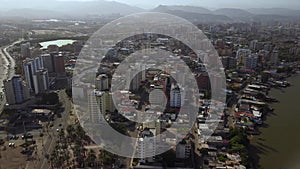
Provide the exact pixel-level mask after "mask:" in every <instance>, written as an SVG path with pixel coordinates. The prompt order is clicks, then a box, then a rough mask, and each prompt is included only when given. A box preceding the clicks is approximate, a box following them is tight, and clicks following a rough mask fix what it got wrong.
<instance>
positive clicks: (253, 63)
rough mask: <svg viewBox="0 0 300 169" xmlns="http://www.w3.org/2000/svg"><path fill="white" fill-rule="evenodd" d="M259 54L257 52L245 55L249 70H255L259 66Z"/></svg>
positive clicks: (245, 63)
mask: <svg viewBox="0 0 300 169" xmlns="http://www.w3.org/2000/svg"><path fill="white" fill-rule="evenodd" d="M257 62H258V56H257V55H256V54H252V55H249V56H247V57H245V60H244V68H245V69H249V70H255V69H256V67H257Z"/></svg>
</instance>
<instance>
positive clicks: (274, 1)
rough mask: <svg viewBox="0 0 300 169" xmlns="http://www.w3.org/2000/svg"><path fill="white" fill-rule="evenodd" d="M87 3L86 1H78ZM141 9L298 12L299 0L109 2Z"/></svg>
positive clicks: (148, 0) (122, 0) (144, 0)
mask: <svg viewBox="0 0 300 169" xmlns="http://www.w3.org/2000/svg"><path fill="white" fill-rule="evenodd" d="M80 1H87V0H80ZM109 1H118V2H123V3H126V4H129V5H134V6H139V7H143V8H153V7H156V6H158V5H160V4H163V5H196V6H202V7H209V8H228V7H230V8H243V9H247V8H261V7H263V8H292V9H299V10H300V0H109Z"/></svg>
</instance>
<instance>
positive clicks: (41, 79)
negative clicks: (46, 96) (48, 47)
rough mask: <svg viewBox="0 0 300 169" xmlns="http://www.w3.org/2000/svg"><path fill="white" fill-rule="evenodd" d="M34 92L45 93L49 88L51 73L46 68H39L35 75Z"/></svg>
mask: <svg viewBox="0 0 300 169" xmlns="http://www.w3.org/2000/svg"><path fill="white" fill-rule="evenodd" d="M33 82H34V93H35V94H40V93H45V92H46V91H48V90H49V75H48V71H47V70H46V69H39V70H37V72H36V73H35V75H33Z"/></svg>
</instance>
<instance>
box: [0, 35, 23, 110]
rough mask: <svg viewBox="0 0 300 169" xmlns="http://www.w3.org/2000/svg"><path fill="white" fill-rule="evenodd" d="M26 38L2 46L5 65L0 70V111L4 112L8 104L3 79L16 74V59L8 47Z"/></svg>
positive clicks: (3, 63)
mask: <svg viewBox="0 0 300 169" xmlns="http://www.w3.org/2000/svg"><path fill="white" fill-rule="evenodd" d="M23 40H24V39H20V40H18V41H16V42H14V43H12V44H10V45H8V46H4V47H1V48H0V56H1V61H0V63H1V65H2V66H3V67H1V69H0V71H1V72H2V73H1V74H0V95H1V97H0V113H2V110H3V107H4V105H5V104H6V98H5V94H4V92H3V80H4V79H9V78H11V77H12V76H14V75H15V66H16V63H15V60H14V58H13V57H12V56H11V55H10V54H9V52H7V49H8V48H10V47H12V46H14V45H15V44H17V43H20V42H22V41H23Z"/></svg>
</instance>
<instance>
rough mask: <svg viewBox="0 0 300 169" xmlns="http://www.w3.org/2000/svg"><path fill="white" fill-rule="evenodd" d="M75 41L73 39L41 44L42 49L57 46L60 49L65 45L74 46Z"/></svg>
mask: <svg viewBox="0 0 300 169" xmlns="http://www.w3.org/2000/svg"><path fill="white" fill-rule="evenodd" d="M74 42H75V40H71V39H60V40H53V41H46V42H41V43H39V44H40V45H41V46H42V47H41V49H47V48H48V46H49V45H57V46H58V47H62V46H64V45H68V44H72V43H74Z"/></svg>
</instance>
